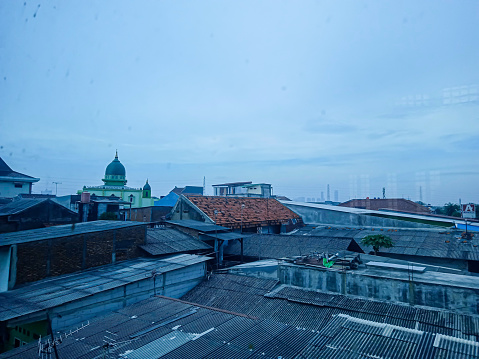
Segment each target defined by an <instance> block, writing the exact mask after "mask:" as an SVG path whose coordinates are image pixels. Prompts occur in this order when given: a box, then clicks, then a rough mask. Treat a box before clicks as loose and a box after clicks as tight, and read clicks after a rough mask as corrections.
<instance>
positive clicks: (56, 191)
mask: <svg viewBox="0 0 479 359" xmlns="http://www.w3.org/2000/svg"><path fill="white" fill-rule="evenodd" d="M52 183H53V184H54V185H55V196H56V195H57V193H58V185H59V184H62V183H61V182H55V181H53V182H52Z"/></svg>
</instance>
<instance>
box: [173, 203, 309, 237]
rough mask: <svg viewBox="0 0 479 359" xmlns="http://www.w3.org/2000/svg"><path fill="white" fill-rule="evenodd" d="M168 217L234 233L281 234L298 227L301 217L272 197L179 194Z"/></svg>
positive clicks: (300, 224)
mask: <svg viewBox="0 0 479 359" xmlns="http://www.w3.org/2000/svg"><path fill="white" fill-rule="evenodd" d="M171 219H172V220H183V219H192V220H196V221H201V222H206V223H212V224H213V223H216V224H217V225H220V226H224V227H228V228H232V229H233V230H235V231H237V232H248V233H257V232H262V233H281V232H289V231H291V230H293V229H295V228H298V227H301V226H302V223H303V222H302V219H301V217H300V216H299V215H298V214H296V213H295V212H293V211H292V210H290V209H289V208H287V207H286V206H285V205H283V204H281V203H280V202H279V201H277V200H276V199H274V198H249V197H222V196H188V197H185V196H183V195H182V196H180V198H179V200H178V202H177V203H176V205H175V207H174V208H173V211H172V214H171Z"/></svg>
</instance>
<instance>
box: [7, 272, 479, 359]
mask: <svg viewBox="0 0 479 359" xmlns="http://www.w3.org/2000/svg"><path fill="white" fill-rule="evenodd" d="M275 286H276V282H275V281H271V280H264V279H256V278H249V277H244V276H234V275H213V276H212V277H211V278H210V280H209V281H204V282H203V283H202V284H200V285H199V286H197V287H196V288H195V289H193V290H192V291H191V292H190V293H188V294H187V295H186V296H185V297H184V298H183V299H184V300H186V301H184V300H176V299H171V298H166V297H153V298H150V299H147V300H144V301H142V302H139V303H136V304H133V305H131V306H128V307H125V308H123V309H120V310H117V311H115V312H114V313H113V314H110V315H107V316H104V317H100V318H97V319H96V320H94V321H92V322H91V323H90V325H88V326H86V327H85V328H83V329H80V331H78V332H77V333H76V334H74V335H71V336H68V337H65V335H62V336H61V338H62V342H61V344H59V345H58V346H57V350H58V356H59V357H61V358H78V359H86V358H102V357H104V355H105V351H104V348H103V346H104V344H105V341H106V342H108V343H110V344H111V347H110V348H109V351H108V356H109V357H110V358H129V359H137V358H270V359H272V358H278V357H283V358H302V359H309V358H315V359H316V358H323V359H326V358H328V359H329V358H331V359H332V358H359V357H361V358H391V359H392V358H398V359H399V358H401V359H402V358H413V359H423V358H466V357H467V358H478V356H479V352H478V347H479V345H478V343H477V342H476V335H477V333H478V328H479V326H478V324H479V322H478V319H477V318H476V317H473V316H464V315H458V314H455V313H452V312H445V311H433V310H426V309H422V308H411V307H409V306H400V305H392V304H387V303H381V302H374V301H366V300H363V301H361V300H356V299H350V298H347V297H344V296H341V295H331V294H326V293H320V292H314V291H305V290H302V289H299V288H295V287H287V286H278V287H276V288H275ZM190 299H198V302H192V301H188V300H190ZM208 303H210V304H208ZM72 329H75V328H72ZM469 333H471V334H469ZM57 337H58V334H57ZM19 356H21V357H22V358H35V359H36V358H37V356H38V345H37V343H31V344H29V345H26V346H23V347H20V348H17V349H14V350H12V351H10V352H7V353H4V354H0V358H14V357H19Z"/></svg>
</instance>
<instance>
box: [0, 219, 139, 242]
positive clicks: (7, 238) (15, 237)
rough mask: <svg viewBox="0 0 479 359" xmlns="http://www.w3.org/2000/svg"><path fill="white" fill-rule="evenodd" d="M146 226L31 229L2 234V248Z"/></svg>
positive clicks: (110, 223) (85, 224) (103, 224)
mask: <svg viewBox="0 0 479 359" xmlns="http://www.w3.org/2000/svg"><path fill="white" fill-rule="evenodd" d="M144 225H146V223H142V222H134V221H131V222H130V221H128V222H122V221H93V222H83V223H75V224H66V225H61V226H53V227H48V228H39V229H31V230H28V231H19V232H12V233H4V234H0V247H1V246H8V245H11V244H18V243H27V242H33V241H41V240H45V239H51V238H61V237H69V236H74V235H79V234H85V233H93V232H101V231H109V230H115V229H122V228H128V227H136V226H144Z"/></svg>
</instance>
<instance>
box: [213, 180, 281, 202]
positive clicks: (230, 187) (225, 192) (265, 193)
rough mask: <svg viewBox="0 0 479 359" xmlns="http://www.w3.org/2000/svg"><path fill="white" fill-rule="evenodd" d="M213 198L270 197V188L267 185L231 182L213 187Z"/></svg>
mask: <svg viewBox="0 0 479 359" xmlns="http://www.w3.org/2000/svg"><path fill="white" fill-rule="evenodd" d="M213 189H214V194H215V196H228V197H230V196H231V197H261V198H269V197H272V187H271V185H270V184H268V183H253V182H251V181H249V182H232V183H221V184H214V185H213Z"/></svg>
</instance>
